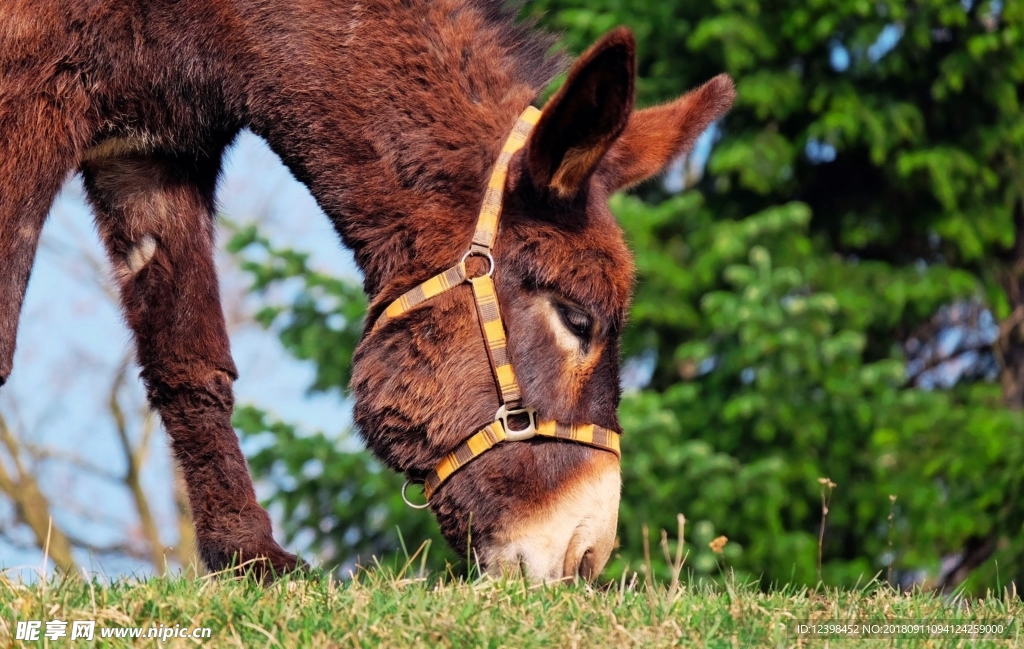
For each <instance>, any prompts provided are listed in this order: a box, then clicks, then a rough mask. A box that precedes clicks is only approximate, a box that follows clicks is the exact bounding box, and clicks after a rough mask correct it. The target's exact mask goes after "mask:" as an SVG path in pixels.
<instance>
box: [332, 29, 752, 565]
mask: <svg viewBox="0 0 1024 649" xmlns="http://www.w3.org/2000/svg"><path fill="white" fill-rule="evenodd" d="M634 49H635V44H634V39H633V36H632V34H630V32H629V31H627V30H625V29H619V30H616V31H613V32H612V33H610V34H608V35H607V36H606V37H605V38H603V39H602V40H601V41H600V42H599V43H597V44H596V45H595V46H594V47H592V48H591V49H590V50H589V51H588V52H587V53H585V54H584V55H583V56H582V57H581V58H580V59H579V60H578V61H577V62H576V64H575V65H574V66H573V68H572V69H571V71H570V73H569V75H568V78H567V80H566V82H565V84H564V85H563V87H562V88H561V90H560V91H559V92H558V93H557V94H556V95H555V96H554V97H553V98H552V99H551V100H550V101H549V102H548V104H547V105H546V106H545V107H544V109H543V112H542V114H541V115H540V118H539V121H537V123H536V125H535V126H534V127H533V129H532V131H531V132H530V134H529V136H528V139H527V140H526V143H525V146H524V147H523V148H522V150H520V151H519V152H518V153H516V154H515V155H514V156H513V157H512V158H511V161H510V163H509V167H508V177H507V181H506V182H505V184H504V194H503V196H502V204H503V211H502V213H501V220H500V225H499V228H498V232H497V236H496V239H495V243H494V248H493V262H489V261H488V260H487V259H486V258H485V257H483V256H475V255H474V256H470V257H468V261H467V262H466V274H467V275H469V276H470V277H473V276H478V275H483V274H485V273H486V272H487V271H489V270H493V280H494V285H495V288H496V294H497V301H498V305H499V307H500V312H501V317H502V320H503V321H504V328H505V329H506V331H507V349H506V351H507V357H508V361H509V363H510V364H511V366H512V367H513V368H514V371H515V375H516V377H517V379H518V385H519V388H520V390H521V395H522V402H523V405H524V406H528V407H530V408H533V409H535V410H536V418H537V420H549V421H556V422H559V424H561V425H564V426H571V425H575V424H594V425H596V426H598V427H603V428H604V429H608V430H610V431H615V432H621V431H620V426H619V422H618V418H617V415H616V409H617V406H618V403H619V392H620V389H619V339H620V336H621V333H622V330H623V327H624V325H625V318H626V312H627V309H628V306H629V301H630V295H631V289H632V283H633V274H634V273H633V262H632V257H631V255H630V253H629V250H628V249H627V247H626V244H625V242H624V239H623V234H622V231H621V230H620V229H619V227H618V225H617V223H616V221H615V219H614V217H613V216H612V214H611V212H610V211H609V209H608V206H607V201H608V198H609V196H610V195H611V194H612V193H613V192H615V191H617V190H619V189H621V188H623V187H626V186H629V185H632V184H634V183H637V182H639V181H641V180H643V179H645V178H647V177H649V176H652V175H654V174H656V173H658V172H659V171H660V170H661V169H663V168H664V167H665V166H666V165H667V164H668V163H669V162H670V161H671V160H672V159H673V158H675V157H676V156H678V155H680V154H682V153H684V152H685V151H687V150H688V149H689V148H690V147H691V146H692V145H693V142H694V141H695V139H696V138H697V136H698V135H700V133H701V132H702V131H703V130H704V129H705V128H706V127H707V126H708V125H709V124H710V123H711V122H712V121H713V120H715V119H716V118H718V117H719V116H720V115H722V114H723V113H724V112H725V111H726V110H727V109H728V107H729V106H730V105H731V103H732V100H733V97H734V90H733V84H732V81H731V80H730V79H729V78H728V77H727V76H724V75H722V76H719V77H716V78H714V79H713V80H711V81H710V82H708V83H706V84H705V85H704V86H702V87H700V88H699V89H697V90H695V91H693V92H691V93H689V94H687V95H685V96H684V97H681V98H680V99H678V100H676V101H674V102H672V103H669V104H666V105H663V106H658V107H654V108H649V109H646V110H640V111H636V112H634V111H633V80H634V74H635V72H634V65H635V64H634V58H635V56H634ZM499 191H500V189H499ZM467 207H468V209H471V210H474V211H475V210H477V209H479V206H478V205H474V206H467ZM471 234H472V233H471V231H467V232H466V233H464V235H461V236H464V237H465V239H458V240H453V241H451V243H450V246H451V258H452V259H451V261H452V262H453V263H454V262H456V261H457V260H458V259H459V257H460V256H461V255H462V253H463V252H464V251H465V250H466V248H467V247H468V237H469V236H470V235H471ZM438 270H441V269H438ZM426 279H427V278H426V277H422V278H419V279H418V281H423V280H426ZM474 290H475V289H471V288H470V287H469V286H468V285H462V286H459V287H457V288H454V289H452V290H448V291H446V292H444V293H442V294H440V295H437V296H435V297H433V298H431V299H430V300H427V301H425V302H424V303H423V304H422V305H420V306H418V307H417V308H415V309H411V310H408V311H407V312H405V313H403V314H402V315H401V316H400V317H399V318H395V319H392V320H389V321H388V322H386V324H384V325H383V326H380V327H376V328H374V329H373V330H372V331H370V332H369V333H368V334H367V335H366V337H365V338H364V340H363V342H362V343H361V345H360V347H359V349H358V351H357V353H356V357H355V369H354V375H353V381H352V385H353V390H354V392H355V395H356V398H357V405H356V409H355V414H356V422H357V424H358V425H359V427H360V429H361V430H362V432H363V434H364V436H365V437H366V439H367V441H368V443H369V444H370V446H371V447H372V448H373V449H374V451H375V452H376V453H377V455H378V456H380V457H381V458H382V459H383V460H384V461H385V462H386V463H387V464H388V465H389V466H391V467H393V468H395V469H398V470H400V471H404V472H405V473H406V474H407V475H409V476H410V477H412V478H414V479H415V478H423V477H425V476H426V475H427V474H428V473H429V472H431V471H432V470H433V469H434V468H435V467H437V466H438V464H439V463H440V462H442V461H443V460H444V458H445V456H446V455H447V454H449V453H452V451H453V450H454V449H456V447H458V446H459V445H460V443H462V442H464V441H465V440H466V439H467V438H469V437H470V436H471V435H473V434H474V433H475V432H476V431H478V430H480V429H481V428H483V427H485V426H487V425H488V424H490V423H491V422H494V420H495V413H496V411H497V410H498V408H499V406H500V405H501V394H500V392H499V390H498V389H497V388H496V385H495V379H494V370H493V369H492V362H491V360H490V358H489V356H488V347H487V343H486V342H485V339H484V336H482V334H481V324H480V319H479V316H478V310H477V306H476V304H475V301H474ZM390 297H391V298H393V297H394V296H393V295H392V296H390ZM385 306H386V304H383V303H375V304H374V305H372V306H371V313H370V317H371V322H372V321H373V320H374V319H375V318H376V317H377V316H378V315H379V314H380V313H381V312H382V311H383V307H385ZM627 448H628V447H627ZM627 452H628V450H627ZM619 491H620V478H619V459H618V456H617V455H616V454H615V453H612V452H609V451H608V450H604V449H601V448H595V447H593V446H587V445H583V444H575V443H571V442H567V441H563V440H561V439H550V438H544V437H534V438H532V439H529V440H526V441H515V442H511V441H509V442H503V443H498V444H496V445H495V446H493V448H491V449H490V450H488V451H487V452H484V453H481V454H479V456H478V457H475V458H474V459H472V461H470V462H466V463H465V464H464V466H463V467H462V468H460V469H459V470H458V471H456V472H455V473H453V474H452V475H451V476H450V477H448V478H447V480H445V481H444V482H443V484H441V485H440V486H439V487H438V488H437V490H436V492H434V493H433V494H432V495H431V497H430V501H429V503H430V507H431V509H432V510H433V511H434V513H435V515H436V516H437V520H438V522H439V524H440V527H441V531H442V533H443V534H444V536H445V538H446V539H447V540H448V541H449V543H451V545H452V546H453V547H454V548H455V549H456V551H458V552H460V553H464V552H465V551H466V549H467V543H469V544H471V545H472V548H473V551H474V553H475V557H476V558H477V559H478V560H479V561H480V562H481V564H483V565H484V566H485V567H487V568H488V569H489V570H500V569H502V568H512V569H522V570H523V571H524V572H525V573H526V574H527V575H529V576H531V577H534V578H540V579H559V578H563V577H573V576H576V575H577V574H579V575H581V576H583V577H584V578H588V579H589V578H593V577H595V576H596V575H597V574H598V573H599V572H600V571H601V569H602V568H603V567H604V565H605V563H606V561H607V560H608V557H609V556H610V554H611V552H612V549H613V547H614V544H615V528H616V522H617V518H618V505H619Z"/></svg>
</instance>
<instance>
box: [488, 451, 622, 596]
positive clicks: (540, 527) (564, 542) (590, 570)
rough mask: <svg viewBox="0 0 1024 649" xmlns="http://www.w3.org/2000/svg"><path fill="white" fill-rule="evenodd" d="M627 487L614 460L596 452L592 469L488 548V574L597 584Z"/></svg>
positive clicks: (517, 523)
mask: <svg viewBox="0 0 1024 649" xmlns="http://www.w3.org/2000/svg"><path fill="white" fill-rule="evenodd" d="M621 486H622V482H621V477H620V470H619V461H618V458H616V457H615V456H614V455H612V454H610V453H604V452H600V451H598V452H595V453H594V454H593V458H592V459H591V463H590V467H589V470H588V471H586V472H584V473H583V475H581V476H579V477H578V478H577V479H576V480H574V481H573V482H572V483H571V484H567V485H565V486H564V487H562V489H561V490H560V491H559V493H557V494H555V497H554V498H552V499H551V501H549V503H548V504H546V505H545V506H544V507H543V508H542V509H540V510H537V511H535V512H531V513H530V514H529V515H528V516H526V517H524V518H522V519H520V520H515V521H511V522H510V524H509V525H508V526H507V527H506V528H505V530H504V531H503V532H502V533H501V534H499V535H498V536H497V538H495V539H494V541H495V542H494V544H493V545H492V547H490V548H487V549H484V555H485V557H486V559H487V561H486V564H487V566H488V570H489V572H491V573H492V574H500V573H503V572H521V573H522V574H524V575H525V576H526V577H527V578H528V579H531V580H535V581H561V580H571V579H575V578H576V577H580V578H582V579H585V580H587V581H590V580H593V579H594V578H596V577H597V576H598V575H599V574H600V573H601V570H603V569H604V566H605V564H606V563H607V562H608V558H609V557H610V556H611V553H612V550H613V549H614V547H615V530H616V525H617V523H618V517H619V492H620V490H621Z"/></svg>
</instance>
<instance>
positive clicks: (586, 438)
mask: <svg viewBox="0 0 1024 649" xmlns="http://www.w3.org/2000/svg"><path fill="white" fill-rule="evenodd" d="M540 114H541V113H540V111H539V110H537V109H536V108H534V107H533V106H530V107H528V108H527V109H526V110H525V111H523V114H522V115H520V116H519V121H518V122H516V125H515V128H513V129H512V133H511V134H510V135H509V137H508V140H506V141H505V146H504V147H502V149H501V155H500V156H498V162H497V164H496V165H495V166H494V170H493V171H492V172H491V178H490V181H489V182H488V183H487V192H486V193H485V194H484V202H483V206H482V207H481V208H480V217H479V218H478V219H477V224H476V232H475V233H474V234H473V243H472V244H471V245H470V247H469V250H467V251H466V252H465V254H463V255H462V259H460V260H459V263H458V264H456V265H455V266H452V267H451V268H449V269H448V270H445V271H443V272H441V273H440V274H438V275H435V276H434V277H431V278H430V279H428V280H427V281H425V282H423V283H422V284H420V285H419V286H417V287H415V288H413V289H410V290H409V291H408V292H406V293H405V294H404V295H402V296H401V297H399V298H398V299H397V300H395V301H394V302H392V303H391V304H389V305H388V307H387V308H386V309H384V313H383V314H381V316H380V317H379V318H377V321H376V322H375V323H374V324H373V329H372V331H376V330H377V329H379V328H380V327H382V326H384V324H385V323H387V322H389V321H391V320H393V319H395V318H397V317H399V316H401V315H402V314H403V313H406V312H408V311H410V310H412V309H414V308H416V307H418V306H419V305H421V304H423V303H424V302H426V301H427V300H429V299H430V298H432V297H435V296H437V295H440V294H441V293H444V292H445V291H448V290H449V289H452V288H455V287H456V286H459V285H461V284H464V283H467V282H468V283H469V284H470V285H471V286H472V287H473V297H474V299H475V301H476V310H477V315H478V316H479V321H480V329H481V331H482V332H483V336H484V340H485V342H486V343H487V358H488V360H489V361H490V363H491V370H492V371H493V374H494V380H495V383H496V384H497V386H498V399H499V401H500V402H501V407H499V408H498V411H497V412H496V413H495V414H494V421H492V422H491V423H489V424H487V425H486V426H484V427H483V428H481V429H480V430H479V431H477V432H476V433H474V434H473V435H472V436H470V437H469V439H467V440H466V441H464V442H462V443H461V444H459V446H458V447H457V448H456V449H455V450H454V451H452V452H451V453H449V454H448V455H446V456H445V458H444V459H443V460H441V462H440V463H439V464H438V465H437V466H436V467H435V468H434V469H433V470H432V471H431V472H430V473H429V474H428V475H427V477H426V478H425V479H424V481H423V492H424V494H425V495H426V497H427V502H426V503H424V504H422V505H414V504H413V503H411V502H409V500H408V499H407V498H406V496H405V490H406V488H408V486H409V484H410V483H411V480H407V481H406V482H405V485H404V486H403V487H402V499H403V500H405V502H406V504H408V505H409V506H410V507H415V508H417V509H423V508H425V507H427V506H428V505H429V504H430V498H431V497H432V496H433V495H434V494H435V493H436V492H437V490H438V489H439V488H440V487H441V485H442V484H443V483H444V481H445V480H447V479H448V478H449V477H450V476H451V475H452V474H453V473H455V472H456V471H458V470H459V469H461V468H462V467H464V466H466V465H467V464H469V463H470V462H471V461H473V460H475V459H476V458H478V457H480V456H481V455H482V454H483V453H485V452H486V451H488V450H490V449H491V448H493V447H494V446H496V445H498V444H500V443H502V442H520V441H523V440H527V439H530V438H533V437H536V436H540V437H549V438H552V439H561V440H565V441H570V442H577V443H579V444H586V445H587V446H593V447H595V448H599V449H602V450H605V451H610V452H612V453H614V454H615V455H616V456H617V457H621V451H620V450H619V433H617V432H615V431H613V430H609V429H607V428H603V427H601V426H596V425H594V424H563V423H559V422H556V421H553V420H551V421H538V420H537V413H536V411H535V410H534V409H533V408H527V407H525V406H524V405H523V398H522V392H521V391H520V390H519V382H518V381H517V380H516V375H515V372H514V371H513V370H512V363H511V362H510V361H509V358H508V351H507V344H506V340H505V325H504V323H503V322H502V320H501V313H500V311H499V309H498V298H497V295H496V293H495V290H494V281H493V280H492V279H491V276H492V275H493V274H494V256H493V255H492V253H491V248H492V247H493V245H494V239H495V236H496V235H497V231H498V219H499V218H500V216H501V205H502V199H503V197H504V194H505V180H506V178H507V177H508V165H509V162H510V161H511V160H512V156H513V155H514V154H515V153H516V152H517V151H519V149H521V148H522V147H523V145H524V144H526V138H527V137H528V136H529V135H530V131H531V130H533V127H534V126H535V125H536V124H537V121H538V120H539V119H540ZM470 257H482V258H484V259H486V260H487V263H488V267H487V272H486V273H485V274H483V275H480V276H476V277H469V275H468V273H467V271H466V260H468V259H469V258H470ZM524 417H525V418H526V419H527V420H528V423H527V425H526V427H525V428H521V429H514V428H513V427H512V426H511V425H510V424H509V418H515V420H516V423H518V421H519V420H520V419H522V418H524Z"/></svg>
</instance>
